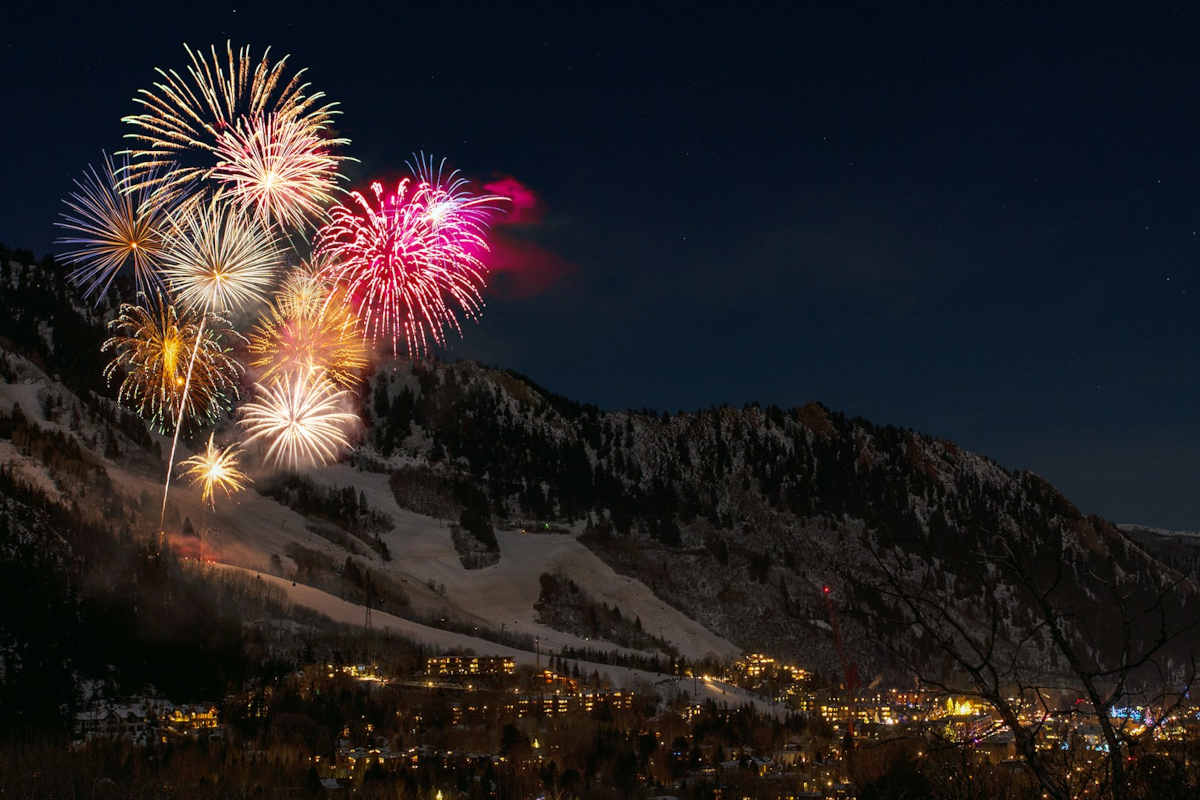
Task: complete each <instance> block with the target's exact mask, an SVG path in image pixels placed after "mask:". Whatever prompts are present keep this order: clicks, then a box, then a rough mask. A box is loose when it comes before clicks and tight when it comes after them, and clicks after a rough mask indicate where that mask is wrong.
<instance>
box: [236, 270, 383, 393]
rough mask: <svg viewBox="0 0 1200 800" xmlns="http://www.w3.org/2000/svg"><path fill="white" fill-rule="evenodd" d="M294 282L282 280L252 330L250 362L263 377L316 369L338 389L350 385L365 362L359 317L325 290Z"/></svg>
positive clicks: (346, 387)
mask: <svg viewBox="0 0 1200 800" xmlns="http://www.w3.org/2000/svg"><path fill="white" fill-rule="evenodd" d="M297 283H299V286H292V287H289V286H287V285H285V287H284V289H283V290H281V291H280V293H279V295H278V296H277V298H276V300H275V302H273V303H271V305H270V306H269V307H268V308H267V310H266V313H265V314H263V316H262V318H261V319H260V320H259V322H258V323H257V324H256V325H255V326H254V328H253V329H252V330H251V331H250V336H249V341H250V345H249V347H248V348H247V349H248V350H249V353H250V366H252V367H255V368H257V369H260V370H262V374H261V376H260V379H261V380H263V381H266V380H269V379H270V378H272V377H274V376H275V375H278V374H282V373H295V372H298V371H305V372H307V371H309V370H313V369H318V370H321V371H323V372H324V374H325V375H326V376H327V377H328V378H329V380H330V381H332V382H333V383H334V384H336V385H337V386H339V387H340V388H343V389H352V388H354V387H355V386H356V385H357V384H358V381H359V378H360V376H361V375H362V372H363V370H365V369H366V367H367V348H366V345H365V344H364V343H363V337H362V333H361V332H360V331H359V329H358V319H357V318H356V317H355V316H354V314H353V313H352V311H351V309H350V307H349V306H348V305H347V304H346V303H345V302H344V300H342V299H340V298H339V297H331V296H330V292H329V291H328V290H323V288H322V287H319V286H317V287H314V286H310V285H306V283H305V282H304V281H302V280H300V281H297ZM335 294H337V295H340V294H341V292H340V291H339V292H336V293H335Z"/></svg>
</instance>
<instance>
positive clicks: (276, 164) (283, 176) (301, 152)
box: [212, 114, 349, 228]
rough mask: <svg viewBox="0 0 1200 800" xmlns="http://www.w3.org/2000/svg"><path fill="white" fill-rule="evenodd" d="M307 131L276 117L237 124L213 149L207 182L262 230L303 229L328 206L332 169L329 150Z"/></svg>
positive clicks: (334, 180) (334, 171)
mask: <svg viewBox="0 0 1200 800" xmlns="http://www.w3.org/2000/svg"><path fill="white" fill-rule="evenodd" d="M348 141H349V140H347V139H325V138H323V137H321V136H319V135H318V134H317V133H315V132H314V131H313V130H312V128H311V126H307V125H304V124H303V123H301V122H298V121H296V120H294V119H283V118H281V117H280V116H279V115H277V114H270V115H267V116H260V117H255V118H254V119H245V118H243V119H241V120H239V121H238V123H237V125H236V126H234V127H233V128H231V129H229V130H226V131H225V132H224V133H223V134H222V135H221V139H220V142H219V143H218V145H217V150H216V156H217V159H218V161H217V166H216V167H215V168H214V169H213V171H212V179H213V180H214V181H216V182H217V183H218V184H219V185H220V186H221V187H222V189H223V190H224V191H225V193H226V196H227V197H228V198H229V199H230V201H231V202H233V203H235V204H237V206H238V208H240V209H241V210H242V211H243V212H244V213H250V214H253V215H254V216H256V217H257V218H258V219H259V221H260V222H262V223H263V224H264V225H271V224H278V225H279V226H280V227H294V228H304V227H307V226H308V224H309V223H311V222H313V221H315V220H317V219H320V218H321V217H323V216H324V208H325V206H327V205H329V203H331V202H332V201H333V193H334V191H336V190H337V181H338V179H339V178H341V175H340V174H339V173H338V165H339V163H340V162H341V161H344V160H346V159H345V157H342V156H335V155H333V154H332V152H331V146H333V145H339V144H346V143H347V142H348Z"/></svg>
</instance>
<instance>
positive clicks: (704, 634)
mask: <svg viewBox="0 0 1200 800" xmlns="http://www.w3.org/2000/svg"><path fill="white" fill-rule="evenodd" d="M309 477H311V478H313V479H314V480H318V481H320V482H322V483H326V484H327V485H330V486H354V487H355V488H357V489H361V490H362V491H363V493H364V494H365V495H366V498H367V503H368V504H370V505H371V506H373V507H375V508H377V509H379V510H381V511H383V512H385V513H387V514H388V515H390V516H391V517H392V519H393V520H395V522H396V527H395V528H394V529H393V530H392V531H391V533H385V534H383V539H384V541H385V542H386V543H387V546H388V549H389V551H390V552H391V555H392V561H391V562H390V563H383V562H378V563H375V564H373V566H374V567H377V568H379V569H382V570H384V571H385V572H389V573H392V574H394V575H397V576H401V575H402V576H405V577H410V578H413V579H415V580H417V581H418V582H420V583H425V582H427V581H430V580H432V581H435V582H436V583H438V584H443V585H445V587H446V593H445V596H446V599H447V600H449V601H450V603H451V604H452V605H454V606H456V607H458V608H460V609H462V610H464V611H466V612H468V613H470V614H471V615H473V616H477V617H479V618H480V619H483V620H485V621H486V622H487V623H489V624H490V625H491V626H492V627H495V628H499V627H500V625H501V624H503V625H505V626H506V627H507V628H508V629H509V630H513V631H518V632H520V633H527V634H530V635H533V636H539V637H541V639H542V641H544V642H546V643H547V645H548V646H550V647H554V648H556V649H557V648H558V647H561V646H564V645H567V646H571V647H592V648H596V647H599V646H601V643H599V642H597V641H595V640H586V639H582V638H580V637H578V636H573V635H571V634H566V633H562V632H561V631H556V630H554V629H553V628H549V627H547V626H545V625H540V624H538V623H537V622H535V617H536V616H537V614H536V612H535V611H534V608H533V604H534V603H535V602H537V599H538V593H539V591H540V588H541V582H540V577H541V575H542V573H546V572H549V573H554V572H557V573H560V574H562V575H564V576H565V577H568V578H570V579H571V580H573V581H575V583H576V584H578V585H579V586H580V587H582V588H583V589H584V591H586V592H587V593H588V594H590V595H591V596H592V597H593V598H594V599H595V600H596V601H598V602H604V603H607V604H609V605H616V606H617V607H618V608H620V609H621V613H622V614H623V615H625V616H626V617H634V616H636V617H640V618H641V620H642V627H643V629H644V630H646V631H648V632H649V633H651V634H654V635H660V634H661V635H662V636H663V637H664V638H666V639H667V640H668V641H670V642H671V643H672V644H674V645H675V646H676V647H678V648H679V650H680V652H681V653H682V654H683V655H685V656H686V657H688V658H703V657H705V656H709V655H712V656H716V657H719V658H728V657H732V656H736V655H738V654H739V653H740V652H741V651H740V649H739V648H738V647H737V646H735V645H733V644H732V643H730V642H729V641H728V640H726V639H724V638H722V637H720V636H717V635H716V634H714V633H712V632H711V631H709V630H707V629H706V628H704V626H702V625H700V624H699V623H697V622H695V621H694V620H692V619H691V618H689V617H687V616H686V615H684V614H683V613H682V612H680V611H678V610H677V609H675V608H673V607H672V606H669V605H667V604H666V603H664V602H663V601H662V600H660V599H659V598H658V597H657V596H656V595H655V594H654V593H653V592H652V591H650V589H649V588H648V587H647V586H646V585H645V584H644V583H642V582H640V581H638V580H635V579H633V578H628V577H625V576H622V575H618V574H617V573H616V572H614V571H613V569H612V568H611V567H610V566H608V565H607V564H605V563H604V562H603V561H602V560H600V558H598V557H597V556H596V555H595V554H594V553H592V552H591V551H590V550H588V549H587V548H586V547H585V546H583V545H582V544H580V543H579V542H578V540H577V539H576V535H575V534H542V533H539V534H522V533H521V532H520V531H503V530H501V531H497V532H496V539H497V541H498V542H499V545H500V561H499V563H497V564H494V565H492V566H490V567H485V568H483V569H476V570H468V569H465V568H464V567H463V566H462V563H461V562H460V561H459V558H458V553H457V552H456V551H455V549H454V544H453V542H452V541H451V538H450V529H449V526H448V525H447V523H445V522H444V521H441V520H435V519H432V518H430V517H424V516H421V515H419V514H414V513H412V512H411V511H406V510H404V509H402V508H400V507H399V506H397V505H396V500H395V497H394V496H393V494H392V490H391V487H390V486H389V484H388V478H387V476H386V475H380V474H377V473H368V472H360V471H357V470H354V469H353V468H351V467H348V466H345V465H342V464H338V465H334V466H330V467H325V468H323V469H321V470H317V471H313V472H312V473H310V475H309ZM606 647H607V648H609V649H616V650H620V649H622V648H618V647H616V646H615V645H611V644H610V645H606Z"/></svg>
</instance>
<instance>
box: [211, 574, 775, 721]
mask: <svg viewBox="0 0 1200 800" xmlns="http://www.w3.org/2000/svg"><path fill="white" fill-rule="evenodd" d="M211 568H213V569H218V570H225V571H229V572H236V573H239V574H241V575H244V576H246V577H249V578H257V579H261V580H263V581H265V582H267V583H269V584H271V585H273V586H276V587H278V588H279V589H280V590H282V591H283V593H284V594H285V595H286V596H287V599H288V601H289V602H291V603H293V604H294V605H298V606H302V607H304V608H308V609H311V610H313V611H316V612H318V613H320V614H323V615H325V616H326V617H328V618H329V619H331V620H333V621H334V622H339V623H342V624H345V625H356V626H357V625H362V624H363V620H364V614H365V610H366V609H365V608H364V607H363V606H361V605H357V604H355V603H350V602H348V601H346V600H343V599H342V598H340V597H337V596H335V595H332V594H329V593H328V592H325V591H322V590H320V589H317V588H315V587H312V586H306V585H305V584H302V583H292V581H290V580H285V579H283V578H279V577H277V576H274V575H270V574H267V573H260V572H257V571H255V570H251V569H246V568H244V567H237V566H233V565H231V564H213V565H211ZM371 627H372V629H373V630H380V631H386V632H387V633H391V634H394V635H396V636H400V637H402V638H404V639H408V640H410V641H413V642H416V643H418V644H422V645H425V646H427V647H431V648H435V649H437V650H439V651H443V652H445V651H455V650H457V651H470V652H473V653H476V654H478V655H495V656H507V657H509V658H511V659H513V660H514V661H516V662H517V663H518V664H522V665H527V666H535V665H536V664H537V661H538V655H537V653H534V652H530V651H528V650H519V649H516V648H513V647H507V646H505V645H502V644H497V643H495V642H490V641H487V640H486V639H479V638H476V637H474V636H468V635H466V634H462V633H455V632H453V631H445V630H441V629H440V628H433V627H430V626H428V625H422V624H420V623H419V622H413V621H412V620H407V619H403V618H401V617H397V616H394V615H392V614H388V613H386V612H383V611H375V610H374V609H372V611H371ZM543 658H544V656H543ZM566 660H567V661H569V662H571V663H574V664H577V665H578V666H579V670H580V672H581V673H583V674H585V675H590V674H591V673H592V672H598V673H600V675H601V676H602V677H604V678H605V679H606V680H607V681H608V682H609V683H611V684H613V685H614V686H620V687H624V688H643V689H644V687H652V688H653V689H654V690H655V691H657V692H659V693H660V694H664V695H667V696H672V695H676V694H685V695H687V696H689V697H690V698H692V699H693V700H696V701H697V702H704V701H707V700H713V701H715V702H717V703H719V704H726V705H729V706H734V707H737V706H742V705H746V704H749V705H752V706H754V707H755V708H756V709H757V710H758V711H760V712H762V713H764V714H774V715H776V716H780V715H782V714H783V710H782V709H781V708H779V707H777V706H773V705H772V704H770V703H767V702H765V701H763V700H762V699H761V698H759V697H756V696H754V695H752V694H750V693H749V692H746V691H744V690H742V689H739V688H737V687H735V686H731V685H729V684H726V683H724V682H722V681H718V680H715V679H712V678H698V679H695V680H693V679H691V678H679V677H677V676H675V675H664V674H662V673H658V672H648V671H646V670H640V669H630V668H628V667H618V666H613V665H611V664H599V663H596V662H592V661H582V660H577V659H566Z"/></svg>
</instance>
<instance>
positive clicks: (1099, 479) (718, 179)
mask: <svg viewBox="0 0 1200 800" xmlns="http://www.w3.org/2000/svg"><path fill="white" fill-rule="evenodd" d="M572 8H574V7H570V8H566V9H560V10H558V11H555V12H553V13H549V12H537V13H534V12H529V13H510V12H494V13H480V12H475V11H470V10H466V9H458V10H455V9H451V8H446V9H441V10H438V11H411V10H407V9H405V8H403V7H402V6H400V5H399V4H395V3H386V4H380V5H379V6H378V7H376V8H375V9H372V8H370V7H367V6H360V7H354V8H351V7H350V6H349V5H348V4H339V5H337V6H309V5H306V4H303V3H290V4H287V5H286V6H284V7H283V8H282V9H281V8H276V7H272V6H270V5H268V4H258V3H251V4H235V5H228V4H226V5H221V6H219V7H218V6H217V5H214V4H195V5H191V6H188V5H182V6H178V7H175V6H171V5H170V4H165V3H164V4H160V5H158V6H149V5H147V6H143V7H137V6H112V7H107V8H106V9H104V10H103V11H97V10H85V9H84V8H79V9H74V8H72V7H70V6H65V5H55V4H53V3H36V4H28V5H19V7H18V8H16V9H15V10H9V11H6V12H4V13H6V14H7V15H9V19H8V20H7V22H8V23H9V24H8V25H6V26H3V30H2V33H0V36H2V37H3V39H2V40H0V44H2V46H3V53H2V55H0V59H2V60H0V68H2V71H0V75H2V76H3V80H2V83H0V85H2V87H3V88H0V92H2V93H3V94H2V96H3V99H4V104H3V108H4V109H5V112H6V113H5V119H4V121H3V123H2V124H0V143H2V144H3V153H4V158H3V160H2V161H0V186H3V187H4V189H5V191H6V197H7V200H6V202H5V204H4V214H3V215H2V216H0V241H2V242H5V243H7V244H9V245H10V246H15V247H26V248H29V249H32V250H35V251H38V252H45V251H47V250H49V249H50V243H51V240H52V238H53V230H52V228H51V223H52V222H53V219H54V217H55V215H56V214H57V212H58V208H59V206H58V204H59V198H60V197H61V195H62V194H63V193H64V192H65V191H67V190H68V189H69V187H70V180H71V178H72V177H73V176H74V175H75V174H76V173H77V172H78V171H79V170H80V169H81V168H82V167H83V166H84V165H85V164H86V163H87V162H88V161H89V160H94V159H95V158H96V157H97V155H98V154H99V151H100V150H101V149H102V148H109V149H116V148H118V147H119V146H120V144H121V139H120V137H121V133H122V132H123V131H122V127H121V124H120V122H119V118H120V116H121V115H122V114H125V113H128V112H129V111H131V110H132V109H133V105H132V104H131V103H130V97H131V96H132V95H133V93H134V91H135V90H136V89H137V88H139V87H143V86H146V85H148V83H149V81H150V80H151V79H152V75H153V73H152V69H153V67H155V66H177V67H178V66H182V64H183V60H184V54H183V51H182V48H181V47H180V43H181V42H182V41H184V40H186V41H188V42H190V43H192V44H194V45H208V44H209V43H211V42H214V41H216V42H223V41H224V39H225V38H226V37H231V38H233V39H234V41H235V43H238V42H252V43H254V44H255V45H256V46H260V45H265V44H272V45H274V47H275V50H276V52H279V53H283V52H290V53H291V54H292V56H293V59H294V63H295V64H296V65H307V66H308V67H309V68H310V73H309V76H310V78H311V80H312V81H313V82H314V83H315V84H316V85H317V86H318V87H319V88H321V89H323V90H324V91H325V92H326V93H327V94H328V95H329V96H330V97H331V98H333V99H336V100H338V101H340V102H341V104H342V109H343V111H344V117H343V118H342V125H343V131H342V132H343V133H344V134H345V135H347V136H349V137H350V138H351V139H353V142H354V144H353V146H352V153H353V154H354V155H356V156H357V157H358V158H360V159H361V160H362V162H363V164H362V166H361V167H360V168H356V169H355V170H354V177H355V178H356V179H357V178H361V177H363V176H365V175H376V174H394V173H397V172H398V171H399V170H400V168H402V167H403V162H404V159H405V157H406V156H407V154H408V153H409V152H410V151H412V150H418V149H424V150H426V151H431V152H435V153H439V154H445V155H448V156H450V158H451V159H452V161H453V163H454V164H455V165H456V166H458V167H461V168H463V169H464V170H465V171H467V172H468V173H469V174H471V175H473V176H476V177H479V178H488V177H490V176H492V175H493V174H511V175H514V176H516V177H517V178H518V179H520V180H521V181H522V182H524V183H525V184H526V185H528V186H530V187H532V188H534V189H535V190H536V191H537V192H538V193H539V194H540V196H541V198H542V201H543V204H544V206H545V208H546V211H547V213H546V216H545V219H544V220H543V222H542V223H541V224H540V225H539V226H537V227H536V228H534V229H530V230H528V231H525V235H526V236H529V237H532V238H533V239H535V240H536V241H537V242H538V243H539V244H540V245H541V246H542V247H544V248H547V249H548V250H550V251H552V252H553V253H555V254H556V255H557V257H559V258H561V259H562V260H563V261H565V262H567V263H569V264H571V265H572V268H571V270H570V271H569V272H567V273H566V274H565V275H562V276H561V277H560V278H559V279H558V280H557V281H556V282H555V283H553V284H552V285H550V286H548V287H545V288H544V289H543V290H542V291H539V292H537V293H534V294H532V295H530V294H529V293H528V292H518V291H514V290H513V286H512V284H511V283H510V282H508V279H507V278H505V277H504V276H501V277H500V278H499V279H498V280H497V282H496V286H495V292H494V293H493V294H492V296H491V298H490V302H489V307H488V310H487V313H486V316H485V317H484V319H483V321H482V323H481V324H480V325H479V326H477V327H473V328H469V329H468V330H467V336H468V338H467V340H466V341H465V342H462V343H459V344H457V345H456V346H455V347H454V348H453V349H452V351H451V353H450V354H451V355H452V356H465V357H476V358H481V359H483V360H485V361H488V362H491V363H494V364H499V365H503V366H508V367H512V368H515V369H517V370H520V371H522V372H525V373H527V374H529V375H530V376H531V377H533V378H534V379H535V380H537V381H538V382H540V383H542V384H543V385H545V386H547V387H549V388H551V389H554V390H556V391H559V392H561V393H563V394H566V395H569V396H571V397H574V398H576V399H579V400H584V401H592V402H596V403H598V404H600V405H602V406H607V407H623V406H635V407H643V406H648V407H657V408H670V409H678V408H695V407H697V406H707V405H711V404H714V403H721V402H730V403H735V404H740V403H742V402H744V401H749V400H758V401H761V402H764V403H765V402H774V403H778V404H780V405H794V404H798V403H803V402H806V401H808V400H814V399H815V400H821V401H823V402H825V403H826V404H828V405H830V406H832V407H834V408H837V409H840V410H843V411H846V412H847V413H850V414H859V415H862V416H865V417H868V418H870V419H872V420H875V421H878V422H890V423H895V424H899V425H904V426H909V427H913V428H916V429H918V430H921V431H925V432H929V433H933V434H936V435H940V436H945V437H948V438H950V439H953V440H956V441H958V442H960V443H961V444H963V445H965V446H967V447H970V448H972V449H975V450H978V451H980V452H982V453H985V454H987V455H990V456H992V457H994V458H996V459H998V460H999V461H1001V462H1002V463H1004V464H1006V465H1008V466H1014V467H1025V468H1029V469H1032V470H1034V471H1036V472H1038V473H1040V474H1042V475H1045V476H1046V477H1047V478H1049V479H1050V480H1051V481H1053V482H1054V483H1055V484H1057V485H1058V486H1060V487H1061V488H1062V489H1063V490H1064V491H1066V493H1067V495H1068V496H1069V497H1070V498H1072V499H1073V500H1074V501H1075V502H1076V503H1077V504H1078V505H1080V506H1081V507H1082V508H1084V509H1085V510H1088V511H1095V512H1098V513H1101V514H1104V515H1105V516H1108V517H1110V518H1113V519H1116V520H1117V521H1141V522H1146V523H1149V524H1156V525H1161V526H1169V527H1184V528H1186V527H1191V528H1200V500H1198V499H1197V498H1200V492H1197V491H1196V490H1195V488H1194V486H1195V483H1196V477H1195V473H1196V468H1197V464H1198V462H1200V410H1198V408H1197V400H1198V399H1200V380H1198V378H1197V367H1198V363H1197V362H1198V360H1200V359H1198V354H1200V323H1198V322H1197V314H1196V311H1195V304H1196V300H1197V299H1198V297H1197V295H1200V286H1197V280H1196V269H1195V265H1196V263H1197V258H1198V257H1200V235H1198V231H1200V203H1198V201H1197V198H1198V190H1200V161H1198V158H1197V153H1198V152H1200V149H1198V147H1200V112H1198V111H1197V109H1198V108H1200V69H1198V67H1200V63H1198V62H1200V56H1198V55H1197V53H1198V52H1200V50H1198V49H1197V48H1196V47H1195V44H1194V31H1195V30H1196V29H1197V25H1196V23H1197V21H1198V20H1196V19H1192V18H1187V17H1182V16H1164V17H1158V18H1153V19H1151V18H1144V17H1131V16H1127V17H1111V18H1103V17H1100V16H1097V14H1096V13H1095V12H1089V13H1088V14H1087V15H1086V16H1076V15H1071V14H1066V13H1064V14H1054V15H1050V14H1045V13H1034V12H1030V13H1025V14H1021V15H1012V16H1000V15H984V14H981V13H978V12H972V13H966V14H945V13H927V12H923V13H875V12H851V11H808V10H796V11H790V12H783V11H773V12H767V11H759V12H756V13H753V14H747V13H738V12H734V11H728V10H711V9H708V10H704V9H691V10H687V11H678V12H665V11H645V10H643V11H639V12H637V13H633V12H603V13H600V12H592V11H585V10H572Z"/></svg>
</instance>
